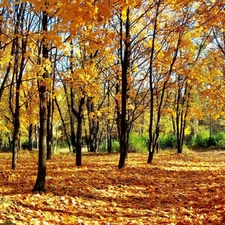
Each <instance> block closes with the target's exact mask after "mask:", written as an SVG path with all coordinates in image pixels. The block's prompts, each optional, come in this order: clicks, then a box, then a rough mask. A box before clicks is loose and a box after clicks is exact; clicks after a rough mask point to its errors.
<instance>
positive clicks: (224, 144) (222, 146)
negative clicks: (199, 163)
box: [217, 140, 225, 149]
mask: <svg viewBox="0 0 225 225" xmlns="http://www.w3.org/2000/svg"><path fill="white" fill-rule="evenodd" d="M217 147H218V148H219V149H225V140H219V141H218V143H217Z"/></svg>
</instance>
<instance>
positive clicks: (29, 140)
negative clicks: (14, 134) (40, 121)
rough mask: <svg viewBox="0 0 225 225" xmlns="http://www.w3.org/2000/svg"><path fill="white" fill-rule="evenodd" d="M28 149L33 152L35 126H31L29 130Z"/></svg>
mask: <svg viewBox="0 0 225 225" xmlns="http://www.w3.org/2000/svg"><path fill="white" fill-rule="evenodd" d="M28 145H29V146H28V149H29V150H30V151H32V149H33V124H30V125H29V128H28Z"/></svg>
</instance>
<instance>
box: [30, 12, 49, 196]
mask: <svg viewBox="0 0 225 225" xmlns="http://www.w3.org/2000/svg"><path fill="white" fill-rule="evenodd" d="M42 26H43V31H44V32H47V30H48V29H47V27H48V15H47V12H46V11H44V12H43V19H42ZM43 57H44V58H45V59H47V58H48V48H47V45H46V43H45V39H44V38H43ZM42 77H43V79H44V80H45V79H46V78H48V72H47V71H45V72H44V74H43V76H42ZM39 99H40V112H39V114H40V133H39V154H38V174H37V179H36V183H35V185H34V188H33V190H32V191H33V192H35V191H45V181H46V158H47V157H46V156H47V140H46V136H47V89H46V84H45V83H44V82H43V81H42V82H41V83H39Z"/></svg>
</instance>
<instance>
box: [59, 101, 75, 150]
mask: <svg viewBox="0 0 225 225" xmlns="http://www.w3.org/2000/svg"><path fill="white" fill-rule="evenodd" d="M55 104H56V107H57V109H58V112H59V115H60V119H61V121H62V125H63V130H64V133H65V136H66V141H67V144H68V147H69V151H70V152H71V146H70V140H69V136H68V133H67V130H66V124H65V121H64V118H63V116H62V112H61V109H60V106H59V103H58V101H57V99H56V97H55Z"/></svg>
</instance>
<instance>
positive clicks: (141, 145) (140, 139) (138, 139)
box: [129, 132, 148, 152]
mask: <svg viewBox="0 0 225 225" xmlns="http://www.w3.org/2000/svg"><path fill="white" fill-rule="evenodd" d="M147 140H148V134H138V133H135V132H131V133H130V137H129V150H130V151H134V152H147V151H148V146H147Z"/></svg>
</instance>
